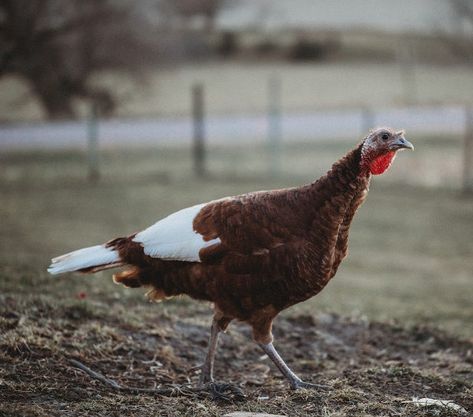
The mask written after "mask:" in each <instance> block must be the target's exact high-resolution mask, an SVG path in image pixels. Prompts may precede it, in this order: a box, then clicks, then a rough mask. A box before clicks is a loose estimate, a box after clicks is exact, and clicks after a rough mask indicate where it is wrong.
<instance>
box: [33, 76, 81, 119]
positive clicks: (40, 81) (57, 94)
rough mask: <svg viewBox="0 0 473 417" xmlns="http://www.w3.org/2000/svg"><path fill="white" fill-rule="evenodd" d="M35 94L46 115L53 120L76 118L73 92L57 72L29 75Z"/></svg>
mask: <svg viewBox="0 0 473 417" xmlns="http://www.w3.org/2000/svg"><path fill="white" fill-rule="evenodd" d="M28 81H29V82H30V84H31V85H32V88H33V91H34V93H35V95H36V96H37V97H38V99H39V101H40V103H41V106H42V107H43V109H44V111H45V113H46V116H47V118H48V119H51V120H60V119H75V118H76V112H75V110H74V107H73V105H72V100H73V94H71V92H70V89H69V88H68V87H67V83H65V82H64V81H63V80H61V79H60V78H59V77H57V76H56V75H55V74H54V75H52V74H43V75H42V74H37V73H36V74H34V75H33V76H31V77H29V80H28Z"/></svg>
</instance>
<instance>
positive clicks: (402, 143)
mask: <svg viewBox="0 0 473 417" xmlns="http://www.w3.org/2000/svg"><path fill="white" fill-rule="evenodd" d="M389 149H390V150H392V151H397V150H399V149H410V150H411V151H413V150H414V145H413V144H412V143H411V142H409V141H408V140H407V139H406V138H404V137H403V136H401V137H399V138H397V139H396V140H395V141H394V142H392V143H391V144H390V145H389Z"/></svg>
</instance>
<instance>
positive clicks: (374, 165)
mask: <svg viewBox="0 0 473 417" xmlns="http://www.w3.org/2000/svg"><path fill="white" fill-rule="evenodd" d="M395 156H396V152H394V151H390V152H387V153H385V154H384V155H381V156H378V157H377V158H375V159H374V160H373V161H372V162H371V163H370V172H371V173H372V174H373V175H379V174H382V173H383V172H384V171H386V170H387V169H388V168H389V167H390V166H391V163H392V162H393V159H394V157H395Z"/></svg>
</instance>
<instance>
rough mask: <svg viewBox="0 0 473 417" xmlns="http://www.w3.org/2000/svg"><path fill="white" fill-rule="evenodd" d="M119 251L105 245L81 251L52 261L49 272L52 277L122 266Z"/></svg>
mask: <svg viewBox="0 0 473 417" xmlns="http://www.w3.org/2000/svg"><path fill="white" fill-rule="evenodd" d="M122 263H123V262H122V260H121V259H120V255H119V254H118V251H117V250H115V249H113V248H110V247H106V246H105V245H97V246H91V247H89V248H84V249H79V250H76V251H74V252H70V253H67V254H65V255H62V256H58V257H57V258H54V259H52V261H51V265H50V266H49V268H48V272H49V273H50V274H52V275H57V274H62V273H64V272H72V271H81V272H97V271H100V270H102V269H108V268H113V267H116V266H120V265H122Z"/></svg>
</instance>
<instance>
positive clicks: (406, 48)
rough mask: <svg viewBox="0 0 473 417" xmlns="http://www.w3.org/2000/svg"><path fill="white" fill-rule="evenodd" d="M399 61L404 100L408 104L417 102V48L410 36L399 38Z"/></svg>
mask: <svg viewBox="0 0 473 417" xmlns="http://www.w3.org/2000/svg"><path fill="white" fill-rule="evenodd" d="M399 63H400V71H401V82H402V84H403V87H404V101H405V102H406V104H408V105H409V104H415V103H416V102H417V78H416V63H415V50H414V45H413V44H412V41H411V39H410V38H409V37H408V36H402V37H401V38H400V40H399Z"/></svg>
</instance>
